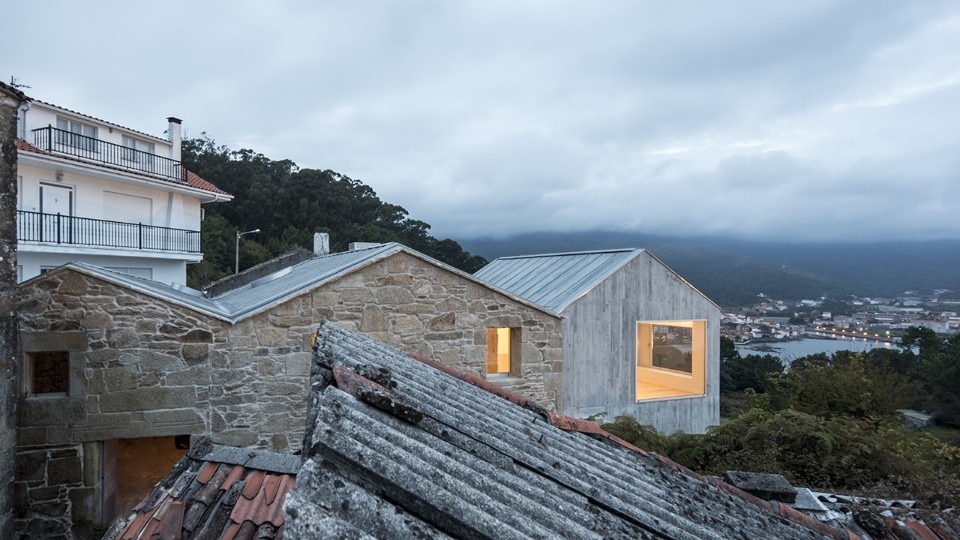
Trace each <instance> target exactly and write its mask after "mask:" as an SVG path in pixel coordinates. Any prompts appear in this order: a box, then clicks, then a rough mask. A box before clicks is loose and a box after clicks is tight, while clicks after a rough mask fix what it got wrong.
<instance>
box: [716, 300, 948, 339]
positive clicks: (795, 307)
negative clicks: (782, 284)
mask: <svg viewBox="0 0 960 540" xmlns="http://www.w3.org/2000/svg"><path fill="white" fill-rule="evenodd" d="M955 297H956V295H955V294H953V291H951V290H949V289H937V290H935V291H933V293H932V294H929V295H921V294H918V293H916V292H914V291H906V292H904V293H903V294H902V295H900V296H897V297H895V298H870V297H848V298H846V299H841V300H838V299H833V298H819V299H816V300H801V301H799V302H794V301H784V300H775V299H772V298H769V297H767V296H765V295H761V296H760V298H759V302H757V303H756V304H754V305H752V306H748V307H744V308H740V309H738V310H735V311H729V310H728V311H725V312H724V313H723V318H722V325H721V335H722V336H724V337H727V338H730V339H732V340H734V341H735V342H736V343H738V344H743V343H751V342H775V341H787V340H792V339H802V338H809V337H830V336H831V335H833V336H836V337H841V336H842V337H855V338H863V339H868V340H878V341H896V340H897V339H898V336H899V334H900V333H901V332H902V331H903V330H905V329H907V328H909V327H911V326H921V327H926V328H929V329H931V330H933V331H934V332H937V333H940V334H954V333H957V332H960V316H958V314H957V313H958V310H960V300H956V299H955Z"/></svg>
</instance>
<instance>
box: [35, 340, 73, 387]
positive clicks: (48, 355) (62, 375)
mask: <svg viewBox="0 0 960 540" xmlns="http://www.w3.org/2000/svg"><path fill="white" fill-rule="evenodd" d="M28 368H29V374H28V377H27V378H26V381H27V384H28V389H27V390H28V391H27V394H28V395H40V394H63V395H66V394H67V393H69V391H70V353H68V352H67V351H44V352H35V353H30V363H29V366H28Z"/></svg>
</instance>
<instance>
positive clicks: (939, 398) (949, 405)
mask: <svg viewBox="0 0 960 540" xmlns="http://www.w3.org/2000/svg"><path fill="white" fill-rule="evenodd" d="M924 349H925V348H923V347H922V348H921V352H920V357H921V364H920V373H921V377H922V379H923V385H924V386H923V388H924V396H925V399H924V405H925V406H926V408H927V409H928V410H930V411H932V412H933V413H934V414H935V416H936V418H937V420H938V421H939V422H941V423H943V424H946V425H948V426H953V427H960V334H954V335H952V336H950V337H949V338H948V339H946V340H943V341H942V342H940V344H939V345H938V347H936V349H937V350H936V352H931V353H928V354H926V355H925V354H924ZM929 349H930V347H929V346H928V347H927V348H926V350H928V351H929Z"/></svg>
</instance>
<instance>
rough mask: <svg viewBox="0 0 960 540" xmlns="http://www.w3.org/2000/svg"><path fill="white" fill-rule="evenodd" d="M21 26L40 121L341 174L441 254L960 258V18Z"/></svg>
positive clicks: (65, 14)
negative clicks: (480, 243) (203, 135)
mask: <svg viewBox="0 0 960 540" xmlns="http://www.w3.org/2000/svg"><path fill="white" fill-rule="evenodd" d="M9 11H10V13H9V16H10V18H11V20H17V21H20V24H17V25H11V27H10V28H9V29H8V31H6V32H5V33H4V36H3V37H2V38H0V39H2V40H3V42H2V44H3V47H2V48H0V65H4V66H7V69H9V70H11V72H10V73H9V74H8V75H6V76H9V75H13V76H16V77H19V78H20V80H21V82H24V83H26V84H29V85H31V86H32V88H31V89H29V90H28V93H29V95H31V96H34V97H36V98H38V99H42V100H45V101H50V102H53V103H56V104H58V105H62V106H65V107H68V108H72V109H76V110H80V111H83V112H88V113H90V114H93V115H95V116H99V117H102V118H107V119H110V120H112V121H115V122H117V123H120V124H123V125H129V126H131V127H134V128H136V129H140V130H143V131H147V132H151V133H155V134H160V133H161V132H162V130H163V129H164V128H165V126H166V124H165V121H164V118H165V117H166V116H169V115H175V116H178V117H180V118H183V119H184V122H185V123H184V128H185V131H186V133H187V135H188V136H197V135H199V134H200V132H201V131H205V132H207V133H208V134H209V135H210V136H212V137H213V138H214V139H216V140H217V142H218V143H220V144H226V145H228V146H230V147H232V148H235V149H238V148H242V147H246V148H252V149H254V150H256V151H258V152H262V153H264V154H266V155H267V156H269V157H271V158H274V159H292V160H293V161H295V162H296V163H297V164H298V165H300V166H301V167H310V168H320V169H333V170H336V171H338V172H341V173H343V174H346V175H348V176H350V177H352V178H355V179H359V180H361V181H363V182H364V183H366V184H368V185H370V186H371V187H372V188H373V189H374V190H375V191H376V192H377V193H378V195H379V196H380V197H381V198H382V199H384V200H386V201H389V202H391V203H394V204H399V205H401V206H403V207H405V208H406V209H407V210H409V211H410V214H411V217H413V218H416V219H420V220H423V221H426V222H428V223H431V224H432V225H433V232H434V233H435V234H437V235H439V236H449V237H454V238H465V237H468V236H475V235H488V234H489V235H506V234H510V233H515V232H524V231H532V230H555V231H562V230H576V229H585V228H595V227H596V228H639V229H642V230H644V231H647V232H651V233H664V234H683V235H694V234H723V235H733V236H738V237H748V238H789V239H794V240H796V239H811V240H830V239H841V238H842V239H882V238H888V237H897V238H933V237H953V238H957V237H960V220H957V219H956V217H954V216H955V215H960V211H958V210H960V209H958V208H957V205H956V203H954V202H953V201H955V200H958V197H957V195H960V193H957V191H958V188H957V187H956V186H958V185H960V182H958V181H957V180H958V178H957V175H958V173H957V171H958V170H960V169H958V167H957V165H958V163H957V161H958V160H957V158H956V157H955V156H956V155H957V151H956V149H957V146H958V144H960V133H958V131H957V130H956V126H957V125H958V121H960V102H958V101H960V84H958V82H960V69H958V68H957V66H960V32H958V30H960V7H958V6H956V5H955V3H953V2H949V1H939V2H938V1H933V2H923V3H904V2H899V1H893V0H881V1H878V2H845V3H837V2H832V1H811V2H795V3H787V4H784V3H770V2H766V1H759V0H756V1H749V0H740V1H736V2H724V3H716V2H685V3H678V4H664V3H659V2H633V1H629V2H628V1H613V2H603V3H579V2H560V3H556V2H546V1H533V2H507V1H505V0H504V1H499V0H491V1H484V2H480V1H467V2H457V3H445V2H428V1H426V0H422V1H412V2H404V3H391V2H381V1H366V0H362V1H359V2H351V3H348V4H336V3H313V2H304V1H295V0H287V1H278V2H273V3H269V4H264V3H262V2H252V1H242V2H237V3H232V4H229V5H213V4H195V3H188V2H185V1H182V0H179V1H171V2H164V3H159V4H150V5H143V6H140V5H136V6H134V5H132V4H128V3H123V2H105V3H103V4H102V5H101V6H100V7H99V8H98V9H93V10H91V9H89V6H80V5H74V4H69V3H63V4H60V5H56V6H49V5H46V4H44V5H38V4H36V3H32V4H31V3H26V2H21V3H18V4H16V5H15V6H13V7H11V8H10V10H9ZM54 29H57V30H54ZM68 29H72V30H71V31H68Z"/></svg>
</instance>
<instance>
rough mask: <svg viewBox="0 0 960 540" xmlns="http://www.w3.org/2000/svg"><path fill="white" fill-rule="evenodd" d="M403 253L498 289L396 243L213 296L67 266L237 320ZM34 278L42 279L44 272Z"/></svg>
mask: <svg viewBox="0 0 960 540" xmlns="http://www.w3.org/2000/svg"><path fill="white" fill-rule="evenodd" d="M401 251H402V252H404V253H407V254H410V255H412V256H414V257H417V258H420V259H422V260H424V261H427V262H429V263H431V264H435V265H437V266H440V267H442V268H445V269H447V270H449V271H450V272H453V273H456V274H458V275H461V276H462V277H463V278H464V279H467V280H470V281H474V282H476V283H478V284H480V285H482V286H485V287H490V288H493V287H491V286H490V285H488V284H487V283H485V282H483V281H481V280H478V279H476V278H475V277H473V276H471V275H470V274H466V273H464V272H461V271H460V270H457V269H456V268H453V267H452V266H448V265H446V264H444V263H442V262H440V261H436V260H434V259H431V258H430V257H427V256H426V255H423V254H422V253H419V252H417V251H415V250H412V249H410V248H408V247H406V246H404V245H402V244H398V243H396V242H390V243H387V244H381V245H378V246H375V247H369V248H363V249H356V250H352V251H344V252H340V253H332V254H329V255H322V256H317V257H313V258H310V259H307V260H306V261H303V262H300V263H298V264H295V265H292V266H289V267H286V268H283V269H281V270H278V271H276V272H273V273H272V274H269V275H267V276H264V277H262V278H260V279H257V280H255V281H253V282H251V283H248V284H246V285H243V286H241V287H237V288H235V289H232V290H229V291H226V292H224V293H222V294H219V295H216V296H213V297H207V296H205V295H204V293H203V292H201V291H198V290H196V289H191V288H189V287H185V286H181V285H169V284H165V283H160V282H158V281H153V280H150V279H144V278H139V277H135V276H131V275H128V274H123V273H121V272H117V271H113V270H108V269H106V268H102V267H99V266H94V265H91V264H86V263H79V262H73V263H68V264H66V265H64V266H63V267H61V268H69V269H73V270H77V271H80V272H83V273H85V274H88V275H92V276H94V277H98V278H100V279H104V280H107V281H109V282H112V283H115V284H117V285H121V286H124V287H128V288H130V289H133V290H136V291H139V292H142V293H145V294H148V295H151V296H153V297H156V298H159V299H161V300H166V301H169V302H172V303H175V304H178V305H181V306H184V307H187V308H190V309H193V310H195V311H198V312H200V313H204V314H206V315H210V316H213V317H216V318H219V319H222V320H225V321H227V322H230V323H235V322H237V321H239V320H241V319H243V318H246V317H249V316H251V315H254V314H256V313H259V312H261V311H263V310H266V309H270V308H271V307H274V306H276V305H278V304H281V303H283V302H285V301H287V300H289V299H290V298H293V297H294V296H298V295H300V294H304V293H306V292H308V291H310V290H312V289H314V288H316V287H319V286H321V285H324V284H326V283H330V282H332V281H335V280H337V279H339V278H341V277H342V276H344V275H346V274H348V273H351V272H354V271H356V270H358V269H360V268H362V267H364V266H366V265H368V264H373V263H375V262H377V261H380V260H382V259H385V258H387V257H390V256H391V255H394V254H396V253H399V252H401ZM58 270H59V269H58ZM55 271H57V270H55ZM33 279H41V276H38V277H36V278H33ZM31 281H32V280H31ZM500 292H503V293H504V294H505V295H506V296H508V297H510V298H513V299H514V300H516V301H518V302H521V303H524V304H527V305H530V306H531V307H534V308H536V309H539V310H544V308H543V307H542V306H540V305H537V304H533V303H530V302H529V301H527V300H524V299H522V298H518V297H515V296H514V295H512V294H511V293H510V292H508V291H500ZM548 313H550V314H551V315H554V316H556V314H555V313H551V312H549V311H548Z"/></svg>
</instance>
